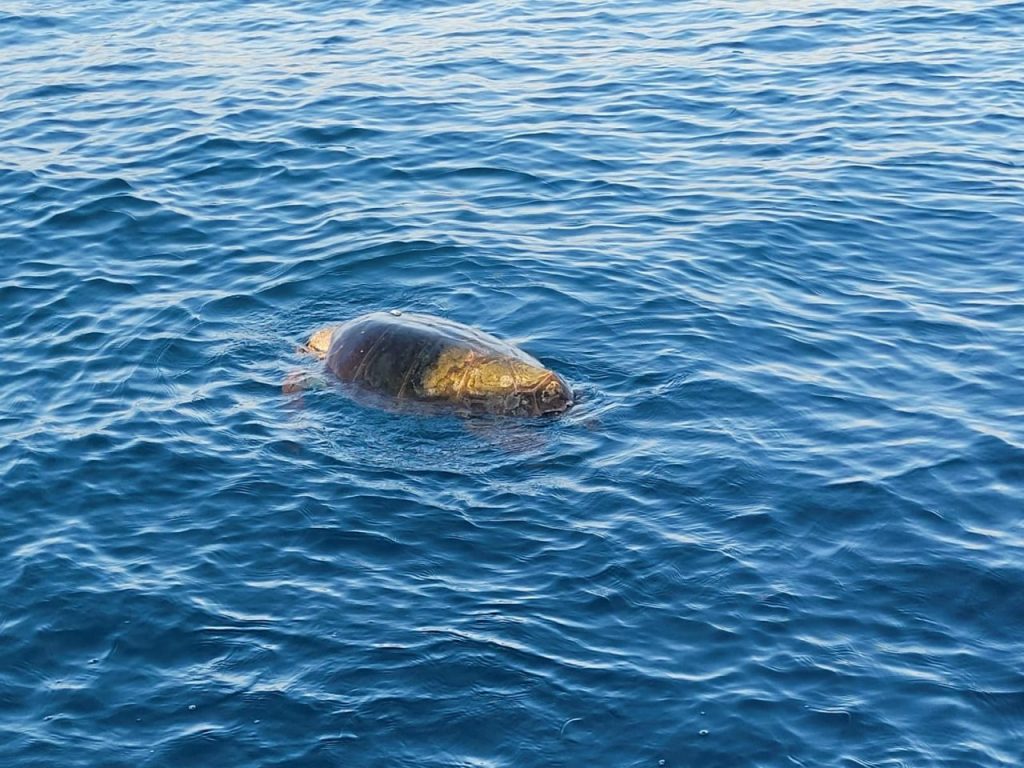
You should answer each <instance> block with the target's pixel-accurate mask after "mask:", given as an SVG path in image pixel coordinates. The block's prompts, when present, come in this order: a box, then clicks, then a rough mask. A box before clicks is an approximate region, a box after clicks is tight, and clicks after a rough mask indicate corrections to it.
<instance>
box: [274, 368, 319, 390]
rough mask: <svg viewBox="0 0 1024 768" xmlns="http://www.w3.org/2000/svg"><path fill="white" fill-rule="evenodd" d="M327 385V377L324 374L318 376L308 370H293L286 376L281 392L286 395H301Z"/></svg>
mask: <svg viewBox="0 0 1024 768" xmlns="http://www.w3.org/2000/svg"><path fill="white" fill-rule="evenodd" d="M326 387H327V379H325V378H324V377H323V376H317V375H316V374H313V373H309V372H308V371H292V372H291V373H289V374H288V375H287V376H285V379H284V383H282V384H281V392H282V393H283V394H285V395H301V394H302V393H303V392H307V391H310V390H317V389H324V388H326Z"/></svg>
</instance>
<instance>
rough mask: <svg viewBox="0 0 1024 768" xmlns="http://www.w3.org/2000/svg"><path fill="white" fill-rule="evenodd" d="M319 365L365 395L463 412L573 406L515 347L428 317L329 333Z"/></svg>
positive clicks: (373, 321)
mask: <svg viewBox="0 0 1024 768" xmlns="http://www.w3.org/2000/svg"><path fill="white" fill-rule="evenodd" d="M326 364H327V367H328V368H329V369H330V370H331V371H333V373H334V374H335V375H336V376H337V377H338V378H339V379H341V380H342V381H344V382H348V383H351V384H354V385H356V386H359V387H361V388H364V389H366V390H369V391H371V392H374V393H377V394H380V395H387V396H390V397H393V398H396V399H399V400H413V401H423V402H440V403H446V404H451V405H453V406H455V407H456V408H457V409H459V410H461V411H465V412H469V413H494V414H508V415H525V416H540V415H544V414H551V413H561V412H562V411H564V410H566V409H567V408H568V407H569V406H570V405H572V391H571V390H570V389H569V386H568V385H567V384H566V382H565V381H564V380H563V379H562V378H561V377H560V376H558V375H557V374H556V373H554V372H552V371H550V370H548V369H546V368H545V367H544V366H543V365H542V364H541V363H540V362H539V361H538V360H536V359H535V358H533V357H531V356H530V355H528V354H526V353H525V352H523V351H522V350H521V349H518V348H517V347H515V346H513V345H511V344H508V343H507V342H504V341H502V340H501V339H498V338H496V337H494V336H491V335H490V334H487V333H483V332H482V331H479V330H477V329H475V328H471V327H469V326H466V325H462V324H460V323H455V322H452V321H450V320H445V319H443V318H439V317H433V316H431V315H420V314H406V313H400V312H374V313H372V314H369V315H364V316H362V317H358V318H356V319H354V320H351V321H349V322H347V323H345V324H344V325H341V326H339V327H338V328H337V329H335V331H334V332H333V334H332V336H331V340H330V344H329V346H328V348H327V353H326Z"/></svg>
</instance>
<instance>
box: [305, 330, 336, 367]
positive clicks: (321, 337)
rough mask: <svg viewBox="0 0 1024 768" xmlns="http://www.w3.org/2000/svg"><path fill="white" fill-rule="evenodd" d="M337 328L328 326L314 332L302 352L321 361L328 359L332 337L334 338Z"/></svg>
mask: <svg viewBox="0 0 1024 768" xmlns="http://www.w3.org/2000/svg"><path fill="white" fill-rule="evenodd" d="M337 328H338V326H336V325H328V326H327V327H325V328H321V329H319V330H317V331H314V332H313V335H312V336H310V337H309V341H307V342H306V344H305V346H303V347H302V350H303V351H304V352H309V353H310V354H311V355H316V356H317V357H319V358H321V359H322V358H325V357H327V350H328V349H330V346H331V337H332V336H334V331H335V330H337Z"/></svg>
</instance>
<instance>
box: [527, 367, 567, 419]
mask: <svg viewBox="0 0 1024 768" xmlns="http://www.w3.org/2000/svg"><path fill="white" fill-rule="evenodd" d="M545 374H546V375H545V376H544V377H543V378H542V379H541V381H540V382H539V386H538V387H537V388H536V389H535V390H534V397H535V398H536V403H537V413H538V414H540V415H541V416H548V415H555V414H559V413H564V412H565V411H567V410H569V408H570V407H571V406H572V404H573V399H572V390H571V389H569V385H568V384H566V383H565V380H564V379H563V378H562V377H561V376H559V375H558V374H557V373H553V372H552V371H545Z"/></svg>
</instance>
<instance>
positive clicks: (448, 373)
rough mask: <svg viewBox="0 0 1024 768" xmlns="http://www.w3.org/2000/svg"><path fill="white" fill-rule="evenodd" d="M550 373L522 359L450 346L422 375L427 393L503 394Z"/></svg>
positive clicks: (530, 385) (452, 395)
mask: <svg viewBox="0 0 1024 768" xmlns="http://www.w3.org/2000/svg"><path fill="white" fill-rule="evenodd" d="M547 375H548V372H547V371H545V370H544V369H543V368H538V367H536V366H534V365H530V364H529V363H526V362H523V361H522V360H516V359H515V358H508V357H489V356H487V355H483V354H479V353H477V352H474V351H472V350H469V349H465V348H460V347H449V348H447V349H445V350H444V351H443V352H442V353H441V354H440V355H439V356H438V358H437V360H436V361H435V362H434V364H433V365H432V366H431V367H430V369H429V370H427V372H426V373H425V374H424V375H423V379H422V386H423V390H424V394H425V395H426V396H427V397H441V398H449V399H452V398H453V399H458V398H461V397H466V396H476V397H487V396H504V395H510V394H513V393H515V392H521V391H524V390H530V389H532V388H533V387H534V386H536V384H537V383H538V382H539V381H540V379H541V378H542V377H544V376H547Z"/></svg>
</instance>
